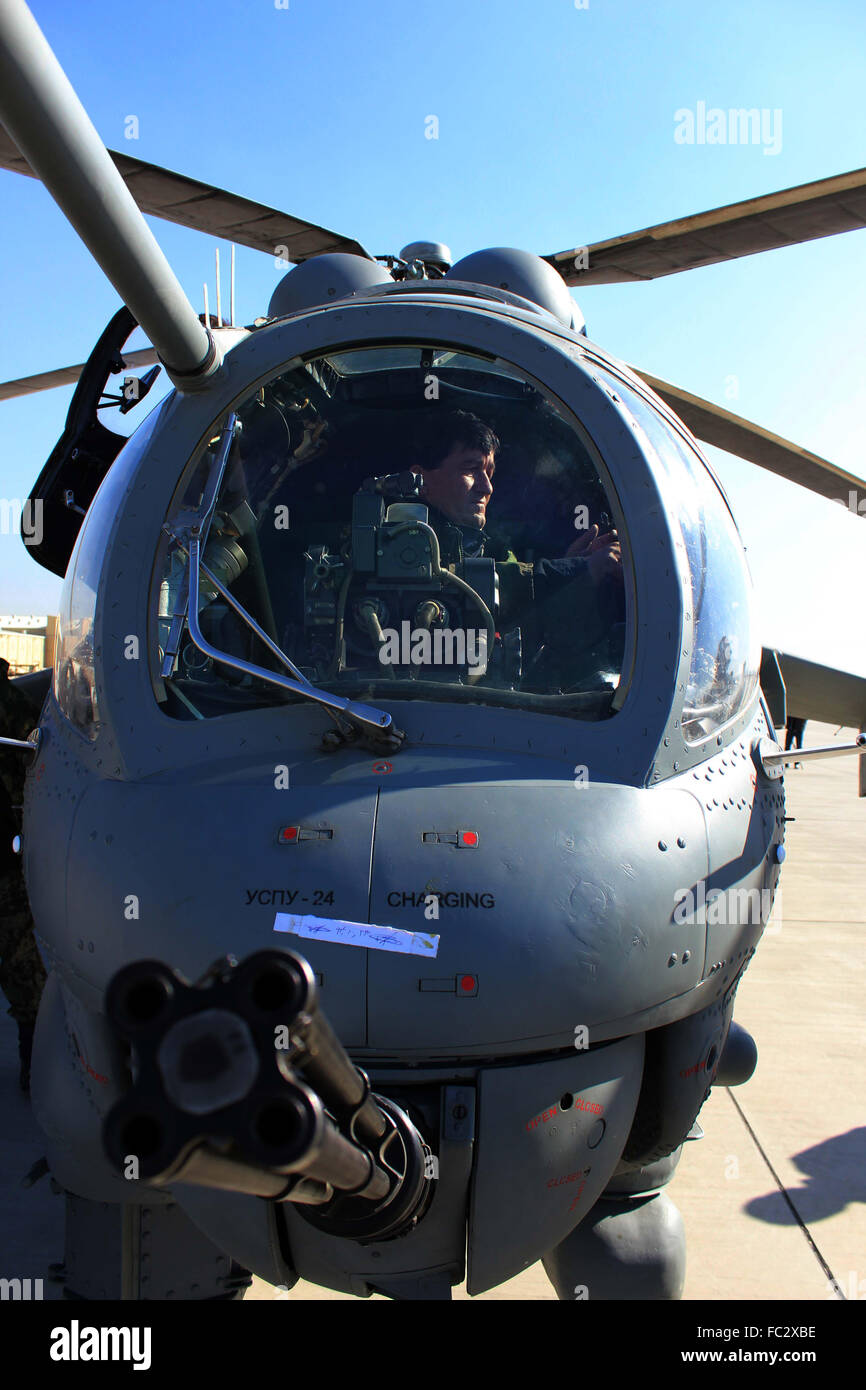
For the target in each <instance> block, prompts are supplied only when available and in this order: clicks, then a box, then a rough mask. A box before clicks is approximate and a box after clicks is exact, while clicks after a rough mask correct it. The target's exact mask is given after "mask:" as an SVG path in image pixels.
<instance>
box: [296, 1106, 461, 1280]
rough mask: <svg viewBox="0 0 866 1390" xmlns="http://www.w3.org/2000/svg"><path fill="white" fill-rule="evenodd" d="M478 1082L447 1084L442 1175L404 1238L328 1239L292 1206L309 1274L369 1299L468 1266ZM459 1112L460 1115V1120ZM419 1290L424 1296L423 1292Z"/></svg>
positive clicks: (299, 1255) (299, 1262)
mask: <svg viewBox="0 0 866 1390" xmlns="http://www.w3.org/2000/svg"><path fill="white" fill-rule="evenodd" d="M475 1100H476V1091H475V1087H474V1086H468V1085H463V1086H443V1087H442V1088H441V1099H440V1121H439V1129H440V1139H439V1152H438V1155H437V1157H438V1159H439V1177H438V1179H437V1180H436V1182H435V1184H434V1188H433V1196H432V1199H431V1203H430V1207H429V1209H428V1211H427V1212H426V1213H425V1215H424V1217H423V1219H422V1220H421V1221H420V1222H419V1223H418V1225H417V1226H415V1227H413V1228H412V1230H410V1231H408V1232H407V1233H406V1234H405V1235H403V1236H401V1237H400V1239H399V1240H391V1241H373V1242H371V1243H370V1244H364V1245H359V1244H358V1243H357V1242H356V1241H353V1240H345V1239H342V1238H339V1237H335V1236H327V1235H325V1234H324V1233H323V1232H322V1231H319V1230H317V1229H316V1228H315V1227H314V1226H311V1225H310V1223H309V1222H308V1221H306V1220H305V1219H304V1217H303V1216H302V1215H301V1213H300V1212H298V1211H296V1210H295V1209H294V1208H293V1207H292V1206H291V1205H290V1204H289V1203H286V1204H285V1205H284V1206H283V1208H282V1212H281V1215H283V1216H284V1217H285V1222H286V1229H287V1232H288V1243H289V1246H290V1249H291V1252H292V1263H293V1267H294V1269H295V1270H296V1271H297V1273H298V1274H299V1275H300V1277H301V1278H303V1279H309V1280H311V1281H312V1282H313V1283H316V1284H321V1285H324V1287H326V1288H331V1289H338V1290H340V1291H341V1292H342V1293H352V1294H355V1295H356V1296H358V1297H361V1298H366V1297H367V1296H368V1295H369V1294H370V1293H372V1292H373V1291H374V1290H375V1289H377V1288H382V1287H383V1286H389V1287H390V1286H393V1284H394V1283H395V1282H396V1281H402V1282H403V1283H404V1284H405V1282H406V1281H409V1280H414V1281H422V1280H423V1281H429V1280H431V1279H435V1278H437V1277H439V1278H447V1282H448V1284H459V1283H460V1282H461V1281H462V1279H463V1276H464V1271H465V1253H466V1206H467V1200H468V1194H469V1184H470V1179H471V1173H472V1164H473V1158H474V1152H475ZM455 1117H457V1118H455ZM417 1296H418V1295H417V1293H416V1297H417Z"/></svg>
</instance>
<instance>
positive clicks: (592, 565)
mask: <svg viewBox="0 0 866 1390" xmlns="http://www.w3.org/2000/svg"><path fill="white" fill-rule="evenodd" d="M565 555H566V559H571V558H573V557H574V556H577V557H578V558H579V559H581V560H586V564H587V569H588V570H589V577H590V579H591V580H592V582H593V584H601V582H602V580H604V579H608V578H611V579H622V547H621V545H620V541H619V536H618V535H617V533H616V531H606V532H605V534H604V535H603V536H600V535H599V532H598V527H597V526H590V528H589V530H587V531H585V532H584V534H583V535H582V536H578V538H577V540H576V541H572V543H571V545H570V546H569V547H568V550H567V551H566V552H565Z"/></svg>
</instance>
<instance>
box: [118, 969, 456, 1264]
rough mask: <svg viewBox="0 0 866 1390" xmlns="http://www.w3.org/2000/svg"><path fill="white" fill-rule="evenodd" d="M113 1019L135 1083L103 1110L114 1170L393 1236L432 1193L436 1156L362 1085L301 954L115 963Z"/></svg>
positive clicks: (331, 1230)
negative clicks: (190, 970) (189, 967)
mask: <svg viewBox="0 0 866 1390" xmlns="http://www.w3.org/2000/svg"><path fill="white" fill-rule="evenodd" d="M106 1012H107V1014H108V1018H109V1022H110V1024H111V1025H112V1026H113V1028H114V1029H115V1030H116V1032H117V1033H118V1034H119V1035H120V1036H121V1037H122V1038H123V1039H124V1040H125V1042H126V1043H127V1044H128V1045H129V1047H130V1050H131V1057H130V1060H131V1070H132V1075H133V1084H132V1086H131V1088H130V1090H129V1091H128V1092H127V1094H126V1095H125V1096H124V1097H123V1099H122V1100H120V1101H119V1102H118V1103H117V1104H116V1105H115V1106H114V1107H113V1109H112V1110H111V1111H110V1113H109V1114H108V1116H107V1117H106V1120H105V1124H104V1127H103V1144H104V1147H105V1150H106V1153H107V1155H108V1157H109V1160H110V1161H111V1162H112V1163H113V1164H114V1166H115V1167H116V1168H118V1169H119V1170H121V1171H123V1170H126V1171H130V1160H131V1159H133V1158H134V1159H135V1160H136V1165H135V1168H134V1169H133V1170H132V1171H133V1172H135V1173H136V1174H137V1177H138V1179H139V1180H140V1181H142V1182H145V1183H148V1184H150V1185H152V1186H155V1187H169V1186H171V1185H173V1184H174V1183H196V1184H200V1185H202V1186H205V1187H216V1188H222V1189H224V1190H227V1191H233V1192H243V1193H248V1194H252V1195H255V1196H258V1197H263V1198H266V1199H270V1200H272V1201H277V1202H293V1203H296V1204H298V1205H299V1207H300V1208H301V1210H302V1211H303V1213H304V1215H305V1216H306V1217H307V1219H308V1220H309V1221H310V1222H311V1223H312V1224H313V1225H315V1226H317V1227H319V1229H321V1230H323V1231H325V1232H327V1233H328V1234H331V1235H340V1236H348V1237H352V1238H354V1239H357V1240H359V1241H365V1240H378V1241H381V1240H384V1239H389V1238H391V1237H394V1236H397V1235H400V1234H403V1233H404V1232H405V1231H407V1230H408V1229H410V1228H411V1227H412V1226H413V1225H414V1224H415V1223H416V1222H417V1221H418V1219H419V1218H420V1216H421V1215H422V1214H423V1212H424V1210H425V1209H426V1206H427V1205H428V1203H429V1199H430V1196H431V1195H432V1181H433V1179H432V1170H433V1168H434V1167H435V1164H434V1163H433V1162H432V1154H431V1151H430V1149H429V1147H428V1146H427V1144H426V1143H425V1141H424V1139H423V1138H422V1137H421V1135H420V1133H419V1132H418V1130H417V1129H416V1127H415V1125H414V1124H413V1123H412V1121H411V1120H410V1119H409V1117H408V1115H406V1114H405V1112H404V1111H403V1110H401V1109H400V1107H399V1106H397V1105H395V1104H394V1103H393V1102H392V1101H390V1100H387V1099H386V1098H384V1097H382V1096H376V1095H373V1094H372V1093H371V1091H370V1084H369V1081H368V1078H367V1076H366V1075H365V1073H364V1072H363V1071H361V1070H360V1069H359V1068H357V1067H355V1066H354V1064H353V1063H352V1061H351V1060H350V1058H349V1057H348V1055H347V1053H346V1052H345V1050H344V1049H343V1046H342V1044H341V1043H340V1041H339V1039H338V1038H337V1036H336V1034H335V1033H334V1032H333V1030H332V1028H331V1026H330V1024H329V1023H328V1021H327V1019H326V1018H325V1016H324V1014H323V1012H322V1011H321V1009H320V1008H319V1004H318V991H317V985H316V978H315V975H314V973H313V970H312V969H311V967H310V965H309V963H308V962H307V961H306V960H304V959H303V957H302V956H298V955H294V954H292V953H290V952H280V951H258V952H256V953H255V954H254V955H251V956H249V957H247V959H246V960H245V961H243V962H242V963H240V964H238V962H237V961H236V960H235V959H234V958H233V957H231V956H228V957H224V958H222V959H220V960H218V961H216V962H215V963H214V964H213V965H212V966H211V967H210V969H209V970H208V971H206V973H205V974H204V975H203V976H202V978H201V979H200V980H199V981H197V983H195V984H190V983H189V982H188V981H187V980H185V979H184V978H183V976H182V975H180V974H178V973H177V972H176V971H173V970H170V969H169V968H168V967H167V966H166V965H163V964H162V963H161V962H159V961H138V962H136V963H135V964H133V965H129V966H126V967H125V968H124V969H123V970H121V971H119V972H118V973H117V974H116V975H115V976H114V978H113V980H112V981H111V983H110V985H109V988H108V993H107V1000H106Z"/></svg>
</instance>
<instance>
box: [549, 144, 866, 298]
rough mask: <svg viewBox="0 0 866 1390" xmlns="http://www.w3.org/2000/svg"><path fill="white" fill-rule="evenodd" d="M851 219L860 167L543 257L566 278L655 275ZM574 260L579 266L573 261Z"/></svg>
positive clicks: (858, 213)
mask: <svg viewBox="0 0 866 1390" xmlns="http://www.w3.org/2000/svg"><path fill="white" fill-rule="evenodd" d="M859 227H866V169H854V170H852V171H851V172H850V173H848V174H836V175H835V176H834V177H833V178H830V179H818V180H817V182H815V183H802V184H800V185H799V186H798V187H796V188H786V189H783V190H782V191H781V192H780V193H769V194H767V195H766V196H765V197H763V198H747V199H746V200H745V201H744V202H742V203H729V204H728V206H727V207H723V208H714V209H713V210H712V212H699V213H696V214H695V215H694V216H692V217H681V218H678V219H677V220H676V221H674V222H660V223H659V224H658V226H656V227H647V228H646V229H645V230H644V231H642V232H629V233H628V234H627V235H626V236H617V237H611V238H610V240H608V241H597V242H596V243H595V245H593V246H583V247H573V248H572V250H571V251H557V252H556V253H555V254H554V255H551V256H545V257H544V259H545V260H546V261H549V262H550V264H551V265H552V266H553V267H554V268H555V269H556V270H558V271H559V273H560V274H561V275H562V278H563V280H564V281H565V283H566V284H567V285H612V284H621V283H624V282H626V281H630V280H655V279H656V278H657V277H658V276H661V275H675V274H676V273H677V272H678V271H680V270H694V269H695V268H696V267H697V266H702V265H716V264H717V263H718V262H719V261H732V260H736V258H737V257H739V256H754V255H755V254H756V253H757V252H758V251H773V250H775V249H776V248H777V247H779V246H793V245H796V244H797V243H798V242H801V241H814V240H815V239H816V238H817V237H823V236H835V235H836V233H837V232H851V231H855V230H856V229H857V228H859ZM575 260H577V262H578V266H580V265H583V266H584V267H585V268H584V269H579V268H576V267H575Z"/></svg>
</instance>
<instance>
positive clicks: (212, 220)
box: [0, 126, 372, 262]
mask: <svg viewBox="0 0 866 1390" xmlns="http://www.w3.org/2000/svg"><path fill="white" fill-rule="evenodd" d="M108 153H109V154H110V155H111V158H112V159H113V160H114V163H115V165H116V166H117V169H118V171H119V173H120V175H121V177H122V178H123V181H124V183H125V184H126V186H127V188H128V189H129V191H130V193H131V194H132V196H133V198H134V199H135V201H136V202H137V203H138V206H139V207H140V209H141V211H142V212H146V213H150V214H151V215H152V216H153V217H163V218H165V220H166V221H167V222H176V223H178V225H179V226H181V227H192V228H193V229H194V230H195V231H198V232H207V233H208V234H209V235H210V236H215V237H222V238H224V239H225V240H226V241H234V242H236V243H237V244H238V245H239V246H250V247H252V249H253V250H254V251H265V252H267V254H268V255H270V256H277V255H279V256H281V258H282V259H283V260H285V261H295V262H297V261H304V260H306V259H307V258H308V257H309V256H318V255H321V254H322V253H323V252H325V251H349V252H353V253H354V254H355V255H357V256H366V257H367V259H368V260H369V259H372V257H370V256H369V254H368V252H367V251H365V250H364V247H363V246H361V244H360V242H357V241H353V240H352V239H351V238H348V237H343V236H340V235H339V234H338V233H337V232H329V231H328V230H327V229H326V228H324V227H318V226H316V225H315V223H313V222H304V221H302V220H301V219H300V218H298V217H290V216H289V214H288V213H285V212H279V211H278V210H277V209H276V208H270V207H266V206H265V205H264V204H262V203H255V202H253V201H252V200H251V199H249V198H239V197H237V196H236V195H235V194H234V193H226V192H225V191H224V190H223V189H221V188H214V187H212V185H211V184H208V183H199V182H198V180H197V179H188V178H186V177H185V176H184V175H183V174H175V173H172V171H171V170H169V169H162V168H160V166H159V165H157V164H145V163H144V161H143V160H141V159H132V158H130V156H129V155H126V154H119V153H118V152H117V151H116V150H109V151H108ZM0 168H2V169H11V170H13V171H14V172H15V173H18V174H27V175H28V176H29V177H30V178H35V177H36V175H35V174H34V173H33V170H32V169H31V168H30V165H29V164H28V163H27V160H26V159H25V158H24V156H23V155H22V154H21V152H20V150H19V149H18V146H17V145H16V144H15V143H14V141H13V140H12V138H11V136H10V135H9V134H8V132H7V131H6V130H5V129H4V128H3V127H2V126H0Z"/></svg>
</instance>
